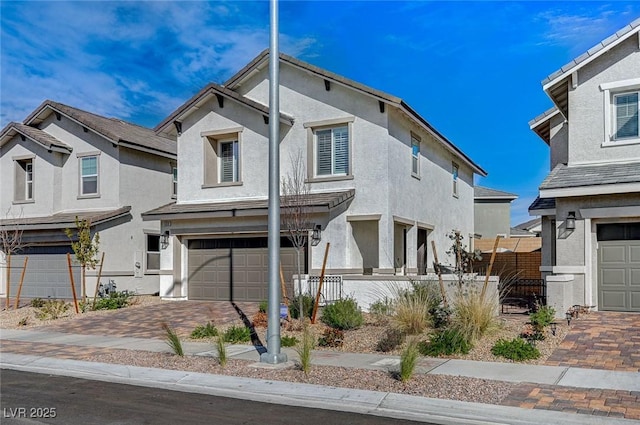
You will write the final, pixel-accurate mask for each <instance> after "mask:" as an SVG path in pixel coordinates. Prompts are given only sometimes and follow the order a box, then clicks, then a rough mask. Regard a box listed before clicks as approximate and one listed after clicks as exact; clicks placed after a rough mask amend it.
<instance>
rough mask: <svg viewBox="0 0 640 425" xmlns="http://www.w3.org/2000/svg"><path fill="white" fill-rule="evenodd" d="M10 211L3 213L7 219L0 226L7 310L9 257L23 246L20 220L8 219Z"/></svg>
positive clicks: (8, 302) (9, 287) (0, 245)
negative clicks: (4, 265)
mask: <svg viewBox="0 0 640 425" xmlns="http://www.w3.org/2000/svg"><path fill="white" fill-rule="evenodd" d="M9 212H10V209H9V210H7V212H6V213H5V217H7V220H6V224H3V225H2V226H0V249H1V250H2V252H3V254H4V258H5V263H6V267H7V269H6V278H7V279H6V280H7V294H6V295H7V298H6V306H5V307H6V308H7V310H8V309H9V304H10V300H9V298H10V295H11V255H13V254H15V253H16V252H18V251H20V250H21V249H22V248H23V247H24V245H23V244H22V226H21V225H20V219H19V218H14V219H9V218H8V217H9Z"/></svg>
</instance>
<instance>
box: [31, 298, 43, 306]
mask: <svg viewBox="0 0 640 425" xmlns="http://www.w3.org/2000/svg"><path fill="white" fill-rule="evenodd" d="M43 306H44V300H43V299H42V298H34V299H32V300H31V307H35V308H40V307H43Z"/></svg>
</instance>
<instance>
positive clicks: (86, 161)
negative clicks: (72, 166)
mask: <svg viewBox="0 0 640 425" xmlns="http://www.w3.org/2000/svg"><path fill="white" fill-rule="evenodd" d="M98 184H99V167H98V155H86V156H82V157H80V196H87V195H98Z"/></svg>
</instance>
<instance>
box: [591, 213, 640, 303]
mask: <svg viewBox="0 0 640 425" xmlns="http://www.w3.org/2000/svg"><path fill="white" fill-rule="evenodd" d="M598 304H599V309H600V310H612V311H634V312H640V223H625V224H606V225H599V226H598Z"/></svg>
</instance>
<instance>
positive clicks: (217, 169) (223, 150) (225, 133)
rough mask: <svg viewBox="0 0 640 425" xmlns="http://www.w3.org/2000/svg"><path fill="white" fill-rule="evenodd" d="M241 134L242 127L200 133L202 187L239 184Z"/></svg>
mask: <svg viewBox="0 0 640 425" xmlns="http://www.w3.org/2000/svg"><path fill="white" fill-rule="evenodd" d="M241 135H242V128H236V129H228V130H222V131H213V132H203V133H202V136H203V140H204V183H203V187H211V186H227V185H235V184H241V182H242V173H241V170H242V169H241V163H242V161H241V154H240V152H241V150H242V149H241V148H242V139H241ZM176 173H177V172H176ZM176 177H177V174H176Z"/></svg>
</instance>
